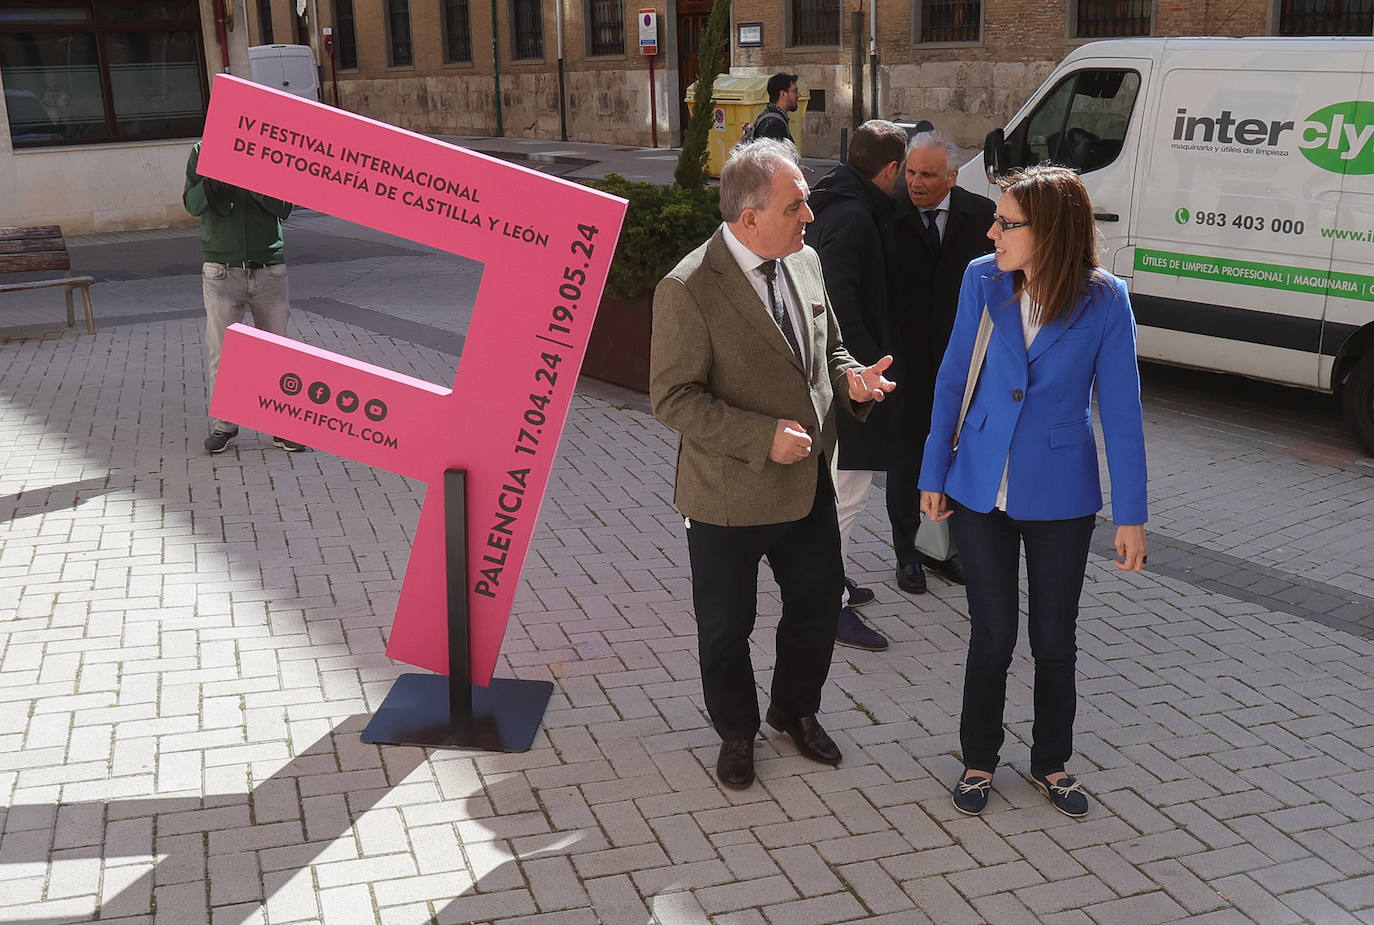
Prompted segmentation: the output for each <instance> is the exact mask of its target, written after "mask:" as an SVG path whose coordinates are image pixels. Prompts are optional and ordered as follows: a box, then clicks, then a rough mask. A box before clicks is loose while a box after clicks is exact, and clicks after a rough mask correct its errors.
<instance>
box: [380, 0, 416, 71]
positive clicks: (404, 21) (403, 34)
mask: <svg viewBox="0 0 1374 925" xmlns="http://www.w3.org/2000/svg"><path fill="white" fill-rule="evenodd" d="M386 37H387V61H388V63H390V65H391V66H392V67H409V66H410V65H411V64H413V63H414V58H413V57H412V55H411V50H410V0H386Z"/></svg>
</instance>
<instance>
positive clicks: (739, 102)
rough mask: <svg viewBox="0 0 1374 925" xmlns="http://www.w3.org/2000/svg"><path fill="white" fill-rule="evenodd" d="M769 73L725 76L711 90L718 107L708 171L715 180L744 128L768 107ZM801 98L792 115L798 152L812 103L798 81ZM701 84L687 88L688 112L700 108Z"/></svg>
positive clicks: (708, 144)
mask: <svg viewBox="0 0 1374 925" xmlns="http://www.w3.org/2000/svg"><path fill="white" fill-rule="evenodd" d="M768 77H769V75H767V74H749V75H747V76H736V75H732V74H721V75H720V76H719V77H717V78H716V82H715V84H714V85H713V86H712V88H711V105H712V106H713V107H714V108H715V112H714V118H713V119H712V120H711V132H710V134H709V135H708V136H707V138H706V172H707V173H709V174H710V175H711V176H713V177H719V176H720V168H722V167H724V166H725V158H726V157H727V156H728V155H729V154H730V151H731V149H732V148H734V147H735V145H736V144H738V143H739V140H740V136H741V135H742V134H744V127H745V126H746V125H748V124H749V123H750V122H753V121H754V117H755V116H757V115H758V114H759V113H760V112H762V111H763V107H764V106H767V105H768ZM797 90H798V95H799V99H798V101H797V111H796V112H793V113H789V114H788V115H789V116H790V121H791V128H792V140H793V141H795V142H796V143H797V150H798V151H800V150H801V147H802V116H804V115H806V104H807V103H808V102H810V100H811V92H810V91H809V90H808V89H807V88H806V85H805V84H803V83H802V82H801V81H797ZM696 96H697V85H696V84H695V83H693V84H692V85H691V86H690V87H688V88H687V96H686V103H687V108H688V111H693V110H695V108H696Z"/></svg>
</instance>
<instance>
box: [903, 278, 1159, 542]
mask: <svg viewBox="0 0 1374 925" xmlns="http://www.w3.org/2000/svg"><path fill="white" fill-rule="evenodd" d="M985 305H986V306H987V309H988V312H989V313H990V314H991V316H992V323H993V331H992V340H991V342H990V343H989V344H988V353H987V358H986V359H985V360H984V362H983V370H982V373H981V375H980V376H979V378H978V386H977V388H976V389H975V390H974V393H973V400H972V402H971V403H970V404H969V409H968V416H967V417H966V418H965V420H964V428H963V431H962V432H961V433H960V435H959V449H958V451H957V452H951V450H950V438H951V437H952V436H953V434H954V426H955V424H956V422H957V421H958V418H959V405H960V403H961V402H962V401H963V397H964V382H965V380H966V379H967V377H968V367H969V360H970V358H971V357H972V355H973V342H974V340H975V339H977V336H978V323H979V321H980V319H981V318H982V314H983V306H985ZM1094 386H1096V389H1097V404H1098V411H1099V414H1100V417H1101V420H1102V436H1103V437H1104V438H1105V440H1106V445H1107V467H1108V470H1109V471H1110V473H1111V479H1112V518H1113V520H1115V521H1116V523H1117V524H1143V523H1145V521H1146V502H1145V478H1146V476H1145V428H1144V422H1143V415H1142V412H1141V407H1140V372H1139V369H1138V367H1137V366H1136V350H1135V318H1134V317H1133V316H1132V314H1131V303H1130V299H1129V297H1128V296H1127V294H1126V284H1125V283H1123V282H1122V281H1121V280H1120V279H1118V278H1116V277H1115V276H1112V275H1111V274H1110V273H1106V272H1099V273H1098V274H1096V281H1094V282H1091V283H1090V284H1089V286H1088V294H1087V295H1084V296H1081V297H1080V298H1079V300H1078V303H1077V304H1076V305H1075V306H1074V309H1073V311H1072V312H1071V313H1070V314H1069V315H1068V317H1067V318H1062V319H1060V320H1059V321H1056V322H1055V323H1054V324H1048V325H1045V326H1044V327H1042V328H1041V329H1040V333H1038V334H1037V335H1036V336H1035V340H1034V341H1033V342H1032V343H1031V346H1030V349H1029V350H1027V349H1026V338H1025V334H1024V333H1023V331H1022V329H1021V306H1020V304H1019V302H1018V301H1017V299H1016V296H1015V292H1014V291H1013V285H1012V274H1010V273H1003V272H1002V271H1000V270H998V269H997V263H996V257H995V256H994V255H991V254H989V255H988V256H986V257H981V258H979V259H977V260H975V261H973V262H972V263H970V264H969V266H968V269H967V270H966V271H964V282H963V286H962V288H961V289H960V290H959V310H958V313H957V315H956V317H955V320H954V333H953V335H952V337H951V338H950V342H949V348H948V349H947V350H946V351H945V357H944V361H943V362H942V363H941V364H940V372H939V375H938V376H937V378H936V381H935V406H934V409H933V411H932V414H931V419H930V435H929V436H928V437H927V438H926V446H925V454H924V456H923V459H922V463H921V475H920V479H919V481H918V484H919V486H920V488H921V490H922V491H936V492H944V493H946V494H948V495H949V496H950V497H952V498H954V499H955V500H957V501H958V502H959V503H960V504H962V505H964V506H965V507H968V508H971V509H973V510H975V511H982V512H987V511H991V510H992V508H993V505H994V504H995V503H996V500H997V489H998V486H1000V485H1001V483H1002V472H1003V469H1004V467H1005V468H1006V471H1007V514H1008V515H1009V516H1011V517H1013V518H1015V519H1017V520H1066V519H1069V518H1072V517H1082V516H1084V515H1087V514H1093V513H1096V512H1097V511H1099V510H1101V509H1102V485H1101V481H1100V477H1099V474H1098V468H1097V440H1096V437H1095V436H1094V433H1093V422H1092V410H1091V402H1092V392H1093V388H1094Z"/></svg>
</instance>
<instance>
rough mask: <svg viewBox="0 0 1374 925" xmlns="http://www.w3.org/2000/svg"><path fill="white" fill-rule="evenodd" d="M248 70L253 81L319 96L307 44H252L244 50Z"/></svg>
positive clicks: (317, 77) (317, 75)
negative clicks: (246, 53)
mask: <svg viewBox="0 0 1374 925" xmlns="http://www.w3.org/2000/svg"><path fill="white" fill-rule="evenodd" d="M248 69H249V75H250V76H249V80H251V81H253V83H259V84H262V85H264V86H267V87H272V88H273V89H275V90H284V91H285V92H287V93H294V94H296V96H303V97H305V98H306V99H308V100H315V101H316V102H318V101H319V99H320V72H319V71H318V70H317V69H316V67H315V52H314V51H312V50H311V48H310V46H309V45H253V46H251V47H250V48H249V49H248Z"/></svg>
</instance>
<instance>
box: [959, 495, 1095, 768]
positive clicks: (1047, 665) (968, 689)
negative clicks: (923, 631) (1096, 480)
mask: <svg viewBox="0 0 1374 925" xmlns="http://www.w3.org/2000/svg"><path fill="white" fill-rule="evenodd" d="M950 505H951V507H952V508H953V509H954V516H953V517H952V518H950V522H949V525H950V534H951V535H952V536H953V537H954V542H955V544H956V545H957V546H958V548H959V558H960V559H961V560H962V562H963V565H964V574H965V575H966V576H967V578H968V585H967V586H966V587H967V591H968V609H969V624H970V625H969V641H968V662H967V665H966V666H965V670H964V708H963V716H962V718H961V719H960V722H959V741H960V744H961V745H962V747H963V750H964V765H965V766H966V767H969V768H973V769H975V770H979V771H987V772H988V773H989V774H991V773H992V772H993V771H994V770H995V769H996V768H997V763H998V761H999V760H1000V758H1001V756H1000V755H999V754H998V752H999V751H1000V750H1001V748H1002V741H1003V738H1004V736H1005V730H1004V729H1003V727H1002V711H1003V707H1004V706H1005V704H1006V699H1007V669H1008V668H1009V667H1010V666H1011V656H1012V652H1013V650H1015V648H1016V634H1017V628H1018V624H1019V623H1020V606H1019V605H1020V594H1019V591H1018V588H1017V580H1018V573H1019V568H1020V547H1021V546H1022V544H1024V545H1025V549H1026V578H1027V584H1028V587H1029V607H1028V612H1029V618H1028V621H1027V624H1028V629H1029V632H1030V645H1031V655H1032V656H1033V658H1034V660H1035V695H1034V696H1035V723H1034V726H1033V727H1032V730H1031V773H1033V774H1038V775H1045V774H1053V773H1054V772H1056V771H1062V770H1064V763H1065V762H1066V761H1068V760H1069V756H1070V755H1072V754H1073V719H1074V711H1075V709H1076V700H1077V693H1076V688H1075V686H1074V663H1075V660H1076V659H1077V655H1078V644H1077V627H1078V598H1079V595H1080V594H1081V593H1082V591H1083V572H1084V569H1085V568H1086V567H1087V564H1088V546H1089V543H1090V542H1091V540H1092V533H1093V526H1094V523H1095V520H1096V518H1095V517H1094V516H1093V515H1091V514H1089V515H1088V516H1086V517H1076V518H1073V519H1072V520H1013V519H1012V518H1011V517H1008V516H1007V515H1006V513H1004V512H1003V511H998V510H994V511H992V512H990V513H987V514H980V513H978V512H977V511H971V510H969V509H968V508H966V507H964V506H963V505H962V504H960V503H959V502H957V501H955V500H954V499H952V498H951V499H950Z"/></svg>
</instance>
